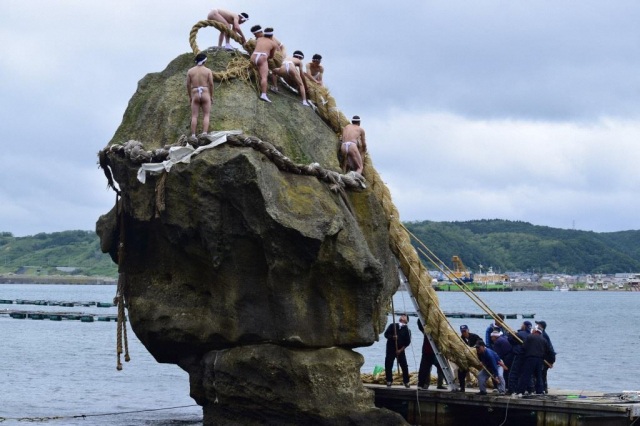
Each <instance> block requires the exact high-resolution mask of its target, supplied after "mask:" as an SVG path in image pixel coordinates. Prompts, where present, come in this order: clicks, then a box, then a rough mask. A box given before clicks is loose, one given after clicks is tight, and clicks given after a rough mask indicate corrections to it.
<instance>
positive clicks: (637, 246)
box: [0, 219, 640, 278]
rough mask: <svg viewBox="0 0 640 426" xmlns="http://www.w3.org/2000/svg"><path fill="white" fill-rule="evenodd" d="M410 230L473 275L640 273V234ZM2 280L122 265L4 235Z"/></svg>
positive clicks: (62, 245)
mask: <svg viewBox="0 0 640 426" xmlns="http://www.w3.org/2000/svg"><path fill="white" fill-rule="evenodd" d="M405 226H406V227H407V228H408V229H409V230H410V231H411V232H412V233H414V234H416V236H417V237H418V238H420V240H422V242H423V243H425V244H426V245H427V246H428V247H429V249H430V250H431V251H433V252H434V253H435V254H436V255H437V256H438V258H440V259H441V260H442V261H443V262H445V263H446V264H447V266H449V267H451V257H452V256H454V255H455V256H459V257H460V258H461V259H462V260H463V262H464V264H465V265H466V266H467V268H469V269H471V270H473V271H478V266H479V265H483V267H484V268H485V270H486V268H488V267H490V266H491V267H493V269H494V271H496V272H498V271H500V272H506V271H532V270H535V271H536V272H543V273H567V274H579V273H591V274H595V273H603V274H612V273H616V272H640V231H622V232H610V233H597V232H590V231H577V230H569V229H557V228H550V227H547V226H536V225H532V224H530V223H526V222H517V221H516V222H513V221H507V220H498V219H494V220H472V221H468V222H431V221H424V222H407V223H405ZM427 267H428V268H429V269H435V267H434V266H433V265H430V264H428V265H427ZM0 273H2V274H7V273H26V274H49V275H53V274H65V273H68V274H71V275H89V276H103V277H114V278H115V277H116V276H117V266H116V265H115V264H114V263H113V262H112V261H111V258H110V257H109V255H107V254H103V253H102V252H101V251H100V241H99V239H98V236H97V235H96V234H95V232H93V231H63V232H54V233H51V234H45V233H41V234H36V235H33V236H27V237H14V236H13V235H12V234H11V233H10V232H0Z"/></svg>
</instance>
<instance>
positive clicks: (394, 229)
mask: <svg viewBox="0 0 640 426" xmlns="http://www.w3.org/2000/svg"><path fill="white" fill-rule="evenodd" d="M364 170H365V176H366V178H367V181H368V182H369V186H370V188H371V190H372V191H373V193H374V195H375V197H376V198H377V199H378V200H379V201H380V203H381V205H382V207H383V209H384V211H385V214H386V216H387V217H388V218H389V222H390V227H389V246H390V248H391V251H392V252H393V253H394V254H395V255H396V258H397V259H398V261H399V263H400V269H401V270H402V272H403V273H404V275H405V276H406V277H407V279H408V280H409V285H410V287H411V293H412V294H413V296H414V297H415V299H416V301H417V302H418V306H419V307H420V311H421V312H422V315H423V316H424V319H425V322H426V324H424V328H425V331H426V332H427V333H429V334H430V335H431V336H432V337H433V339H434V340H435V341H436V343H437V345H438V349H439V350H440V352H442V353H443V354H444V356H445V357H446V358H447V359H449V360H451V361H453V362H455V363H456V364H457V365H458V366H459V367H461V368H463V369H469V368H470V367H475V368H481V364H480V361H479V360H478V357H477V356H476V354H475V351H473V350H471V348H470V347H469V346H467V345H466V344H465V343H464V342H463V341H462V340H461V339H460V336H458V334H457V333H456V332H455V331H454V330H453V329H452V328H451V326H450V324H449V322H448V321H447V318H446V317H445V315H444V313H443V312H442V310H441V309H440V306H439V304H438V297H437V295H436V294H435V290H434V289H433V287H432V286H431V280H432V279H431V276H430V275H429V271H428V270H427V268H426V267H425V266H424V265H423V264H422V262H421V261H420V258H419V257H418V253H417V252H416V250H415V248H414V247H413V245H412V244H411V238H410V236H409V234H408V233H407V232H406V231H405V229H404V226H402V223H401V222H400V214H399V213H398V210H397V208H396V206H395V205H394V204H393V201H392V199H391V193H390V192H389V188H387V185H385V183H384V182H383V181H382V178H381V177H380V175H379V174H378V172H377V171H376V169H375V168H374V167H373V164H372V162H371V159H370V158H369V156H366V157H365V159H364Z"/></svg>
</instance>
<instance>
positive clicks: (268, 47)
mask: <svg viewBox="0 0 640 426" xmlns="http://www.w3.org/2000/svg"><path fill="white" fill-rule="evenodd" d="M251 32H252V33H253V34H254V35H255V36H256V47H255V49H254V50H253V53H252V54H251V58H250V59H251V63H252V64H253V66H255V67H256V68H257V69H258V73H259V74H260V90H261V92H262V93H261V94H260V99H262V100H263V101H265V102H271V100H270V99H269V98H268V97H267V81H268V78H269V59H272V58H273V55H275V53H276V50H277V49H278V45H277V44H276V42H274V41H273V40H272V39H270V38H267V37H264V32H263V31H262V27H261V26H260V25H254V26H253V27H251Z"/></svg>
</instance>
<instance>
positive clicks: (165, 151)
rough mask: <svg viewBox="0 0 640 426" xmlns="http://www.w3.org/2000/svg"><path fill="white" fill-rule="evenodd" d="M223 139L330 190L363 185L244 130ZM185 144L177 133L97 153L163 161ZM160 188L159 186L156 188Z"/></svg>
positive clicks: (205, 138) (357, 177)
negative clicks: (155, 143)
mask: <svg viewBox="0 0 640 426" xmlns="http://www.w3.org/2000/svg"><path fill="white" fill-rule="evenodd" d="M211 142H213V137H212V136H210V135H208V134H204V135H200V136H199V137H198V141H197V142H196V143H194V145H197V146H202V145H206V144H208V143H211ZM227 142H228V144H229V145H230V146H235V147H239V148H251V149H253V150H255V151H258V152H260V153H261V154H263V155H264V156H265V157H267V158H268V159H269V160H271V162H272V163H273V164H274V165H275V166H276V167H277V168H278V169H279V170H281V171H284V172H289V173H294V174H298V175H305V176H313V177H315V178H317V179H318V180H320V181H322V182H325V183H327V184H328V185H329V189H330V190H331V191H333V192H338V191H339V190H340V189H342V188H344V189H352V190H361V189H365V188H366V187H367V185H366V180H365V178H364V177H363V176H362V175H361V174H359V173H356V172H353V171H351V172H349V173H347V174H340V173H338V172H336V171H333V170H329V169H325V168H323V167H322V166H321V165H320V164H318V163H311V164H309V165H304V164H296V163H294V162H293V161H292V160H291V159H290V158H289V157H287V156H285V155H284V154H282V153H281V152H280V151H279V150H278V149H277V148H276V147H275V146H274V145H273V144H271V143H269V142H266V141H263V140H261V139H259V138H257V137H255V136H250V135H246V134H239V135H228V136H227ZM186 144H187V142H186V137H184V135H183V136H181V137H180V138H179V139H178V142H177V143H176V144H174V145H171V146H165V147H164V148H160V149H156V150H154V151H145V150H144V146H143V144H142V142H139V141H134V140H130V141H128V142H126V143H125V144H124V145H111V146H109V147H106V148H104V149H103V150H102V151H101V152H100V155H101V156H106V158H108V157H109V155H118V156H121V157H124V158H127V159H128V160H130V161H131V162H132V163H134V164H144V163H147V162H162V161H165V160H166V159H167V157H168V155H169V149H170V148H171V147H176V146H185V145H186ZM108 164H109V161H104V162H103V166H104V167H106V166H108ZM163 186H164V182H163V183H162V185H158V187H157V188H163ZM159 191H161V189H160V190H159ZM163 199H164V197H163V196H162V194H161V193H158V196H157V202H159V201H160V200H163ZM156 207H157V211H159V212H161V211H163V210H164V208H165V206H164V205H158V206H156Z"/></svg>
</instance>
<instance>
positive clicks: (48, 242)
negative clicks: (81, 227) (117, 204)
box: [0, 231, 118, 278]
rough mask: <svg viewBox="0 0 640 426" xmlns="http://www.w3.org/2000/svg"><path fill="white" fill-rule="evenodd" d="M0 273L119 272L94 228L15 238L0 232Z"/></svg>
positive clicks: (7, 233)
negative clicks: (101, 246) (91, 229)
mask: <svg viewBox="0 0 640 426" xmlns="http://www.w3.org/2000/svg"><path fill="white" fill-rule="evenodd" d="M0 273H2V274H7V273H14V274H28V275H65V274H66V275H89V276H100V277H112V278H115V277H117V275H118V270H117V265H115V264H114V263H113V262H112V261H111V258H110V257H109V255H108V254H103V253H102V251H101V250H100V239H99V238H98V236H97V235H96V233H95V232H93V231H63V232H54V233H51V234H45V233H41V234H36V235H33V236H28V237H14V236H13V235H12V234H11V233H10V232H0Z"/></svg>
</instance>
